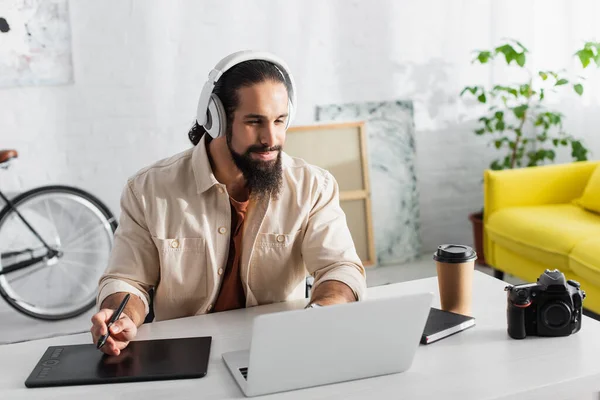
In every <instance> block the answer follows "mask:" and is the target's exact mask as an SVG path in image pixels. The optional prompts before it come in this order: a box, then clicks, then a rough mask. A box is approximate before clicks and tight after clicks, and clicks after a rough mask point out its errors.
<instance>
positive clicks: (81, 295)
mask: <svg viewBox="0 0 600 400" xmlns="http://www.w3.org/2000/svg"><path fill="white" fill-rule="evenodd" d="M12 202H13V204H14V206H15V208H16V209H17V210H18V211H19V212H20V213H21V215H22V216H23V217H24V218H25V220H27V222H28V223H29V224H30V225H31V226H32V227H33V229H35V231H36V232H37V233H38V234H39V235H40V236H41V237H42V239H43V240H44V241H45V242H46V243H47V244H48V245H49V246H50V247H51V248H53V249H55V250H57V251H59V252H61V254H60V256H58V257H54V258H52V259H50V260H47V261H42V262H38V263H36V264H34V265H31V266H29V267H27V268H24V269H20V270H17V271H12V272H8V273H6V274H3V275H0V295H2V297H4V299H5V300H6V301H7V302H8V303H9V304H10V305H11V306H12V307H14V308H15V309H17V310H18V311H20V312H22V313H24V314H26V315H29V316H31V317H34V318H39V319H45V320H58V319H66V318H71V317H74V316H76V315H79V314H82V313H84V312H85V311H87V310H89V309H90V308H92V307H93V306H94V305H95V303H96V294H97V287H98V280H99V279H100V276H101V275H102V274H103V272H104V270H105V269H106V266H107V265H108V258H109V256H110V252H111V250H112V245H113V234H114V231H115V230H116V228H117V223H116V221H115V219H114V217H113V215H112V214H111V212H110V210H109V209H108V208H107V207H106V206H105V205H104V204H102V202H101V201H100V200H98V199H97V198H95V197H94V196H92V195H91V194H89V193H87V192H85V191H83V190H81V189H77V188H73V187H68V186H44V187H40V188H36V189H33V190H30V191H28V192H25V193H22V194H20V195H19V196H17V197H16V198H15V199H14V200H12ZM26 249H30V250H29V251H24V250H26ZM45 251H46V248H45V247H44V245H43V244H42V242H41V241H40V240H39V239H38V238H37V237H36V236H35V235H34V234H33V233H32V232H31V230H30V229H29V228H28V227H27V226H26V225H25V224H24V223H23V221H22V220H21V219H20V218H19V217H18V215H17V214H16V213H15V211H14V210H13V209H11V208H8V207H5V208H4V209H3V210H2V212H0V253H1V254H2V263H1V264H0V270H2V265H7V266H8V265H11V264H12V265H14V264H15V263H18V262H20V261H23V260H27V259H32V258H33V257H34V256H39V255H40V254H45Z"/></svg>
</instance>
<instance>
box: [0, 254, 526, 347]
mask: <svg viewBox="0 0 600 400" xmlns="http://www.w3.org/2000/svg"><path fill="white" fill-rule="evenodd" d="M477 269H479V270H481V271H483V272H485V273H488V274H491V269H490V268H485V267H477ZM435 274H436V270H435V263H434V262H433V260H432V258H431V255H424V256H422V257H421V258H419V259H417V260H415V261H413V262H410V263H407V264H404V265H395V266H385V267H377V268H369V269H368V270H367V286H369V287H371V286H380V285H386V284H390V283H395V282H402V281H408V280H413V279H420V278H427V277H432V276H435ZM507 280H508V281H509V282H511V283H520V282H519V281H517V280H515V279H513V278H511V277H507ZM93 314H94V311H93V310H90V311H88V312H87V313H85V314H83V315H81V316H79V317H76V318H72V319H69V320H65V321H51V322H49V321H39V320H36V319H33V318H30V317H27V316H25V315H22V314H20V313H18V312H17V311H15V310H13V309H12V308H10V306H8V304H7V303H5V302H4V301H2V300H1V299H0V345H1V344H8V343H16V342H22V341H27V340H33V339H39V338H45V337H51V336H60V335H65V334H73V333H81V332H87V331H88V330H89V328H90V324H91V323H90V319H91V317H92V315H93Z"/></svg>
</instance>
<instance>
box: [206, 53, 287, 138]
mask: <svg viewBox="0 0 600 400" xmlns="http://www.w3.org/2000/svg"><path fill="white" fill-rule="evenodd" d="M250 60H262V61H268V62H270V63H273V64H275V66H277V68H278V69H279V71H280V72H281V73H282V75H283V78H284V79H285V80H286V81H287V83H288V85H287V86H288V87H289V89H288V91H289V92H290V93H288V98H289V101H290V103H291V104H290V105H291V107H290V108H291V110H290V111H289V114H290V115H289V116H288V121H290V120H291V118H292V111H293V108H294V107H295V106H296V86H295V84H294V78H293V77H292V74H291V73H290V70H289V67H288V66H287V64H286V63H285V61H283V60H282V59H280V58H279V57H277V56H276V55H274V54H271V53H267V52H264V51H253V50H244V51H238V52H236V53H233V54H230V55H228V56H227V57H225V58H224V59H222V60H221V61H219V63H218V64H217V65H216V66H215V68H214V69H212V70H211V71H210V73H209V74H208V80H207V81H206V83H205V84H204V86H203V87H202V92H201V93H200V99H199V100H198V109H197V112H196V121H197V122H198V125H201V126H205V125H206V124H207V123H208V124H212V122H213V121H210V120H209V116H208V112H209V103H210V100H211V96H212V94H213V89H214V87H215V85H216V83H217V81H218V80H219V79H220V78H221V76H222V75H223V74H224V73H225V72H226V71H227V70H229V69H230V68H232V67H233V66H235V65H237V64H239V63H242V62H244V61H250ZM288 124H289V123H288Z"/></svg>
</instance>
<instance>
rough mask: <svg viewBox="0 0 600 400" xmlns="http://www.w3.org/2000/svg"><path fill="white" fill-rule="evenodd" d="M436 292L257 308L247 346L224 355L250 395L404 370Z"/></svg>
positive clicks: (236, 377) (233, 373)
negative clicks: (271, 309) (312, 305)
mask: <svg viewBox="0 0 600 400" xmlns="http://www.w3.org/2000/svg"><path fill="white" fill-rule="evenodd" d="M432 299H433V294H431V293H419V294H412V295H405V296H400V297H387V298H380V299H372V300H366V301H361V302H353V303H347V304H338V305H333V306H327V307H320V308H310V309H302V310H294V311H285V312H277V313H272V314H264V315H259V316H257V317H256V318H255V319H254V323H253V327H252V340H251V344H250V349H249V350H242V351H235V352H230V353H224V354H223V360H224V361H225V364H226V365H227V367H228V368H229V371H230V372H231V374H232V375H233V378H234V379H235V381H236V382H237V383H238V385H239V386H240V388H241V390H242V391H243V392H244V394H245V395H246V396H248V397H251V396H258V395H263V394H270V393H276V392H283V391H288V390H294V389H300V388H307V387H312V386H319V385H325V384H330V383H335V382H343V381H350V380H355V379H362V378H368V377H373V376H379V375H386V374H393V373H398V372H404V371H406V370H407V369H409V368H410V366H411V364H412V361H413V358H414V355H415V352H416V350H417V348H418V346H419V341H420V340H421V336H422V334H423V328H424V327H425V322H426V320H427V317H428V315H429V309H430V305H431V301H432Z"/></svg>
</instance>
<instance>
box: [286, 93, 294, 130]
mask: <svg viewBox="0 0 600 400" xmlns="http://www.w3.org/2000/svg"><path fill="white" fill-rule="evenodd" d="M293 119H294V106H293V104H292V102H291V101H290V100H289V99H288V117H287V121H286V123H285V129H287V128H289V127H290V125H291V123H292V120H293Z"/></svg>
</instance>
